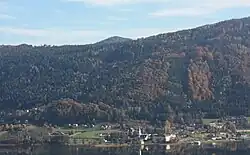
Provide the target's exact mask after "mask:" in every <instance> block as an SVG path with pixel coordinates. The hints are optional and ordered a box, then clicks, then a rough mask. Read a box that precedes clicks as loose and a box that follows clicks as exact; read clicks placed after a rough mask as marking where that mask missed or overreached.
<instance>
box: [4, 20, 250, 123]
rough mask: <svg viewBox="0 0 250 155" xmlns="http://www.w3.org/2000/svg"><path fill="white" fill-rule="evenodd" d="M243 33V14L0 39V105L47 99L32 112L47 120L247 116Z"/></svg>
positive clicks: (249, 50) (248, 66) (249, 52)
mask: <svg viewBox="0 0 250 155" xmlns="http://www.w3.org/2000/svg"><path fill="white" fill-rule="evenodd" d="M249 34H250V18H249V17H248V18H242V19H233V20H228V21H223V22H219V23H215V24H211V25H205V26H201V27H198V28H194V29H188V30H183V31H178V32H174V33H166V34H159V35H155V36H151V37H148V38H142V39H137V40H130V39H129V40H128V39H121V38H119V37H114V38H111V39H108V40H106V41H105V40H104V41H102V42H101V44H100V42H99V43H97V44H91V45H78V46H40V47H33V46H27V45H25V46H1V47H0V59H1V62H0V92H1V93H0V107H1V109H25V108H32V107H39V106H44V105H45V106H46V108H45V111H44V112H42V113H40V114H37V115H39V117H41V118H44V119H46V120H47V121H50V122H58V121H59V120H60V118H64V119H62V121H64V120H65V121H67V122H72V121H78V122H81V121H93V120H95V121H115V122H121V121H124V120H132V119H134V120H148V121H151V122H152V123H159V122H162V121H165V120H166V119H167V118H169V119H173V120H174V121H176V122H181V123H184V122H186V123H189V122H191V121H193V120H197V119H198V120H199V119H200V118H202V117H207V118H217V117H221V116H225V115H246V116H248V115H250V114H249V110H248V109H249V106H250V96H249V94H250V85H249V84H250V35H249ZM110 42H111V43H110ZM113 42H115V43H113ZM65 98H70V99H72V100H74V101H70V103H71V104H56V103H57V102H61V99H65ZM62 105H64V106H62ZM58 106H60V108H58ZM60 109H66V110H65V111H64V110H60ZM75 111H76V112H75ZM65 117H68V119H67V120H66V119H65ZM31 118H32V117H31Z"/></svg>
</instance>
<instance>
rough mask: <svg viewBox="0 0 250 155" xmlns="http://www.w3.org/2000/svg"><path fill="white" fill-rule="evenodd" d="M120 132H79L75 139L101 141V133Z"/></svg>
mask: <svg viewBox="0 0 250 155" xmlns="http://www.w3.org/2000/svg"><path fill="white" fill-rule="evenodd" d="M111 132H119V131H118V130H92V131H85V132H78V133H76V134H75V135H74V136H73V137H74V138H84V139H99V138H100V136H99V135H100V134H101V133H111Z"/></svg>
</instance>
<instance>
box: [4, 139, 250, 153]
mask: <svg viewBox="0 0 250 155" xmlns="http://www.w3.org/2000/svg"><path fill="white" fill-rule="evenodd" d="M6 154H8V155H17V154H31V155H250V143H248V142H244V143H228V144H221V145H219V144H218V145H216V146H213V145H211V144H206V145H204V144H203V145H201V146H195V145H188V144H187V145H178V146H177V145H171V146H170V145H165V146H145V145H144V146H138V147H124V148H86V147H63V146H43V147H33V148H31V147H27V148H15V149H13V148H0V155H6Z"/></svg>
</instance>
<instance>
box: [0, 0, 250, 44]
mask: <svg viewBox="0 0 250 155" xmlns="http://www.w3.org/2000/svg"><path fill="white" fill-rule="evenodd" d="M247 16H250V0H0V44H22V43H27V44H34V45H41V44H50V45H62V44H87V43H93V42H97V41H100V40H102V39H105V38H107V37H110V36H121V37H129V38H132V39H135V38H138V37H146V36H150V35H155V34H159V33H166V32H173V31H177V30H181V29H188V28H193V27H197V26H201V25H204V24H212V23H215V22H218V21H221V20H227V19H232V18H242V17H247Z"/></svg>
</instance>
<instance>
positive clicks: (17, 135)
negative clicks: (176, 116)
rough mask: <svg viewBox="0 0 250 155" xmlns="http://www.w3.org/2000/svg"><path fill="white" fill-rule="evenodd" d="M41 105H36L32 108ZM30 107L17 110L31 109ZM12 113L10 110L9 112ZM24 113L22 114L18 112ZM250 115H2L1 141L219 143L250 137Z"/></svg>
mask: <svg viewBox="0 0 250 155" xmlns="http://www.w3.org/2000/svg"><path fill="white" fill-rule="evenodd" d="M34 110H35V111H36V110H38V109H33V111H34ZM30 111H31V110H26V111H18V114H19V113H25V112H26V113H28V112H30ZM8 115H11V114H8ZM19 115H21V114H19ZM248 135H250V125H249V119H248V118H247V117H245V116H237V117H233V116H232V117H225V118H220V119H203V121H202V123H200V124H189V125H186V124H176V123H171V121H168V120H167V121H166V122H165V125H164V127H162V128H159V127H153V126H149V125H146V124H141V123H134V124H114V123H113V124H112V123H100V124H67V125H65V126H63V127H61V126H60V127H59V126H56V125H51V124H43V125H39V126H38V125H32V124H30V123H29V120H14V121H13V122H12V123H7V122H5V120H3V119H2V118H1V126H0V144H5V145H6V144H27V143H28V144H33V143H35V144H36V143H39V144H44V143H50V144H54V143H56V144H63V145H92V146H94V145H101V146H108V145H122V146H128V145H134V144H138V145H154V144H179V143H190V144H193V145H201V144H202V143H211V144H213V145H216V143H220V142H226V141H241V140H245V139H248V138H250V137H249V136H248Z"/></svg>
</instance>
